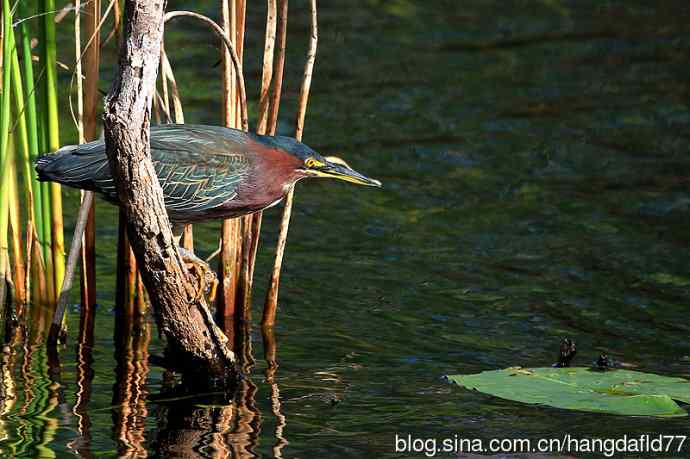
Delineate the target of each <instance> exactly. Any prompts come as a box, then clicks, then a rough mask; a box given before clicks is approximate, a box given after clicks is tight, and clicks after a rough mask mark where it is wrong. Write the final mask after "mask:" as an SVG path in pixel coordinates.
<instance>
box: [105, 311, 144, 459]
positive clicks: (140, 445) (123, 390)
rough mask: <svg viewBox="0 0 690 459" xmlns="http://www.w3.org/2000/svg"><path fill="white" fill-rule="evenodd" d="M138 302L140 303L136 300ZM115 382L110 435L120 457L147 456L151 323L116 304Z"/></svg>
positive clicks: (138, 313) (139, 313)
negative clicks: (146, 427)
mask: <svg viewBox="0 0 690 459" xmlns="http://www.w3.org/2000/svg"><path fill="white" fill-rule="evenodd" d="M140 304H143V302H142V303H140ZM114 340H115V359H116V367H115V378H116V379H115V384H114V386H113V412H112V418H113V434H114V437H115V439H116V441H117V442H118V447H117V449H118V455H119V456H121V457H147V456H148V451H147V449H146V447H145V420H146V416H147V415H148V408H147V405H146V399H147V396H148V388H147V387H146V378H147V376H148V373H149V363H148V358H149V354H148V345H149V342H150V340H151V325H150V324H149V323H147V321H146V320H145V310H143V309H142V308H141V307H137V306H136V305H133V304H132V303H129V302H128V303H120V304H119V305H118V307H117V308H116V314H115V336H114Z"/></svg>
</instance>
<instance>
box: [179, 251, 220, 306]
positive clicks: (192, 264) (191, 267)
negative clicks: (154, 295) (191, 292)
mask: <svg viewBox="0 0 690 459" xmlns="http://www.w3.org/2000/svg"><path fill="white" fill-rule="evenodd" d="M179 251H180V256H181V257H182V261H183V262H184V264H185V266H186V267H187V270H188V271H189V272H190V273H192V275H193V276H194V278H195V279H196V282H197V288H196V294H195V296H194V301H199V300H200V299H201V297H202V296H203V295H206V296H207V298H208V301H209V302H213V300H214V299H215V298H216V291H217V290H218V277H217V276H216V273H215V272H214V271H213V269H212V268H211V266H209V264H208V263H206V262H205V261H204V260H202V259H201V258H199V257H197V256H196V255H194V252H191V251H189V250H187V249H185V248H182V247H180V248H179Z"/></svg>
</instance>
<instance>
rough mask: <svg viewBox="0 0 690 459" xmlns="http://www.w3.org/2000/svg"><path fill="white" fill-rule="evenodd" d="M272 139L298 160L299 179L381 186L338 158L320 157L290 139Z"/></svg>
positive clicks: (281, 137)
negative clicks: (319, 179)
mask: <svg viewBox="0 0 690 459" xmlns="http://www.w3.org/2000/svg"><path fill="white" fill-rule="evenodd" d="M273 139H274V141H275V143H276V144H277V146H279V147H280V148H281V149H282V150H284V151H286V152H288V153H289V154H291V155H292V156H293V157H295V158H296V159H297V160H298V162H297V166H296V169H295V172H296V173H297V174H298V175H299V176H301V177H324V178H334V179H339V180H345V181H346V182H352V183H356V184H357V185H366V186H375V187H380V186H381V182H379V181H378V180H375V179H373V178H369V177H367V176H366V175H364V174H360V173H359V172H357V171H356V170H354V169H352V168H351V167H350V166H349V165H348V164H347V163H346V162H345V161H344V160H342V159H340V158H338V157H335V156H325V157H324V156H321V155H320V154H318V153H317V152H315V151H314V150H312V149H311V148H309V147H308V146H307V145H305V144H303V143H301V142H298V141H297V140H295V139H293V138H292V137H283V136H276V137H274V138H273Z"/></svg>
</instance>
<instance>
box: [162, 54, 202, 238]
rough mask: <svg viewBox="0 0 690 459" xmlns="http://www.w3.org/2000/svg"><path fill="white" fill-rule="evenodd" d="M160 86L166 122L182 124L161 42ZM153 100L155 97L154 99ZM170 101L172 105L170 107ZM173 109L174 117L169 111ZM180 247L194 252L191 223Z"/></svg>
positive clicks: (182, 119) (176, 92)
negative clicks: (166, 116)
mask: <svg viewBox="0 0 690 459" xmlns="http://www.w3.org/2000/svg"><path fill="white" fill-rule="evenodd" d="M160 76H161V86H162V89H163V104H165V105H164V108H165V111H166V114H167V115H168V122H174V123H178V124H184V113H183V111H182V102H181V100H180V93H179V91H178V88H177V81H176V80H175V74H174V73H173V70H172V66H171V65H170V60H169V59H168V54H167V53H166V52H165V46H164V44H163V43H161V70H160ZM154 100H155V99H154ZM171 101H172V107H171ZM173 111H174V113H175V115H174V117H173V116H172V115H171V113H172V112H173ZM182 247H184V248H185V249H187V250H189V251H190V252H194V231H193V230H192V225H191V224H187V225H184V229H183V231H182Z"/></svg>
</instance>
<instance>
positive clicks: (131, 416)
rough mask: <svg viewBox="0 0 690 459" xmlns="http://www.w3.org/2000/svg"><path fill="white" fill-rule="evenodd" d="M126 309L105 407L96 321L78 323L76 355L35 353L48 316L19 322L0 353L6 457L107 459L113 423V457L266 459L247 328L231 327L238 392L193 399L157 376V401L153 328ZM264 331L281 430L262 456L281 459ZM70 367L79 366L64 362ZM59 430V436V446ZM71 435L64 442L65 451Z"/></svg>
mask: <svg viewBox="0 0 690 459" xmlns="http://www.w3.org/2000/svg"><path fill="white" fill-rule="evenodd" d="M124 304H125V307H123V308H118V309H117V310H116V311H115V328H114V341H115V350H114V357H115V359H114V376H115V382H114V384H113V385H112V398H111V399H110V400H107V401H106V399H105V398H104V395H105V394H104V393H103V391H99V390H98V389H96V384H97V381H98V378H99V377H100V378H102V380H104V381H109V380H110V378H109V377H108V374H107V373H105V374H104V373H101V368H102V364H103V362H102V361H99V359H98V358H96V357H95V356H94V351H95V350H96V349H97V347H95V343H94V316H93V314H85V315H84V316H82V317H81V320H80V324H79V331H78V334H77V340H76V345H75V347H74V354H73V355H71V354H69V348H67V347H58V348H52V349H48V348H46V347H45V346H44V345H42V344H37V343H40V342H42V340H43V332H44V329H43V328H42V324H45V323H47V322H46V321H45V320H44V319H45V317H44V318H43V319H41V318H40V317H39V316H41V315H44V316H46V315H47V314H48V313H47V312H45V310H43V314H41V313H39V312H36V311H35V312H34V314H33V315H32V318H35V319H36V323H35V324H31V323H22V324H21V325H20V326H19V327H17V328H16V330H15V331H14V332H13V334H12V335H11V336H10V337H9V338H10V341H9V342H8V343H7V344H6V345H5V346H4V348H3V354H2V362H1V366H0V384H1V386H0V390H1V392H0V455H2V456H3V457H60V456H62V455H65V454H66V453H67V452H69V453H70V454H72V455H74V456H77V457H81V458H87V459H91V458H95V457H101V456H102V455H103V454H104V452H103V451H104V447H103V444H102V433H103V428H104V427H105V426H106V425H108V424H110V425H111V426H112V429H111V431H112V436H111V438H112V439H113V441H115V443H116V445H115V448H109V449H108V450H109V451H110V452H108V453H107V454H108V455H113V454H115V455H117V456H118V457H131V458H136V457H149V456H157V457H213V458H217V457H220V458H231V457H237V458H244V457H261V455H262V453H261V452H260V446H261V445H260V443H259V438H260V435H261V434H262V424H263V423H264V422H269V423H270V422H272V420H268V421H267V420H266V419H264V417H263V416H262V413H261V410H260V409H259V406H258V403H257V397H258V392H259V389H258V387H257V384H256V383H255V382H254V381H253V380H252V378H251V374H252V371H253V370H254V366H255V364H256V361H255V359H254V357H253V356H252V341H251V330H250V328H249V326H245V325H242V326H239V325H238V324H240V325H241V324H243V323H245V322H235V323H234V326H235V327H237V328H235V330H234V331H233V336H234V340H233V344H234V346H235V351H236V352H237V355H238V364H239V366H240V368H241V370H242V374H243V378H242V379H241V381H240V382H239V384H238V387H237V388H236V390H235V391H234V392H233V393H223V392H218V393H207V394H199V393H194V392H189V391H190V390H191V389H185V388H184V387H182V386H181V385H180V384H179V377H176V376H175V375H173V374H172V373H169V372H165V373H163V374H162V375H161V376H160V377H159V376H156V379H157V380H159V381H160V386H159V387H160V388H161V390H160V393H155V394H151V393H150V387H151V385H150V382H149V385H147V378H149V377H150V374H151V369H150V368H149V346H150V345H151V344H152V339H153V338H154V337H153V336H152V324H151V323H150V321H148V320H147V319H148V318H147V315H146V314H145V310H144V309H143V308H142V307H141V306H140V305H139V304H138V303H137V302H134V303H132V302H126V303H124ZM262 332H263V344H264V349H265V352H264V358H265V360H266V370H265V379H266V381H267V383H268V385H269V387H270V409H271V412H272V413H273V416H274V417H275V431H273V425H271V429H269V431H268V432H266V433H267V434H268V435H264V437H268V439H269V440H268V443H267V444H266V445H265V447H264V450H265V451H266V455H267V456H272V457H276V458H282V457H283V448H284V447H285V446H286V445H287V444H288V442H287V440H286V439H285V437H284V435H283V432H284V429H285V426H286V424H287V421H286V417H285V415H284V414H283V413H282V409H281V401H280V390H279V388H278V384H277V382H276V371H277V369H278V364H277V345H276V340H275V335H274V333H273V331H272V330H270V329H265V330H262ZM58 351H59V352H60V353H63V354H67V355H60V354H59V353H58ZM68 360H69V361H72V360H75V361H76V364H75V365H71V364H69V363H66V362H67V361H68ZM158 374H160V373H155V372H154V375H158ZM158 378H160V379H158ZM99 384H102V383H99ZM104 402H105V403H104ZM258 402H261V403H263V402H264V401H263V400H259V401H258ZM150 414H153V416H150ZM147 417H148V418H149V419H151V418H154V419H156V424H157V425H156V426H155V428H154V429H153V430H151V424H149V425H148V426H147V424H146V419H147ZM105 419H108V422H107V424H106V423H104V420H105ZM65 427H67V429H68V430H67V429H65ZM147 427H148V429H149V430H147ZM59 429H63V430H61V435H60V436H59V437H58V436H57V433H58V430H59ZM66 432H69V433H68V434H67V435H68V437H67V440H66V441H64V443H62V441H63V440H61V439H62V438H64V435H65V433H66ZM269 447H270V449H268V448H269Z"/></svg>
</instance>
